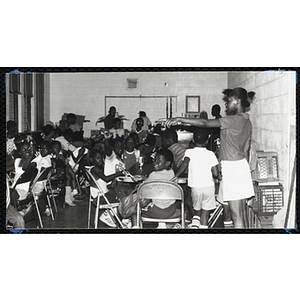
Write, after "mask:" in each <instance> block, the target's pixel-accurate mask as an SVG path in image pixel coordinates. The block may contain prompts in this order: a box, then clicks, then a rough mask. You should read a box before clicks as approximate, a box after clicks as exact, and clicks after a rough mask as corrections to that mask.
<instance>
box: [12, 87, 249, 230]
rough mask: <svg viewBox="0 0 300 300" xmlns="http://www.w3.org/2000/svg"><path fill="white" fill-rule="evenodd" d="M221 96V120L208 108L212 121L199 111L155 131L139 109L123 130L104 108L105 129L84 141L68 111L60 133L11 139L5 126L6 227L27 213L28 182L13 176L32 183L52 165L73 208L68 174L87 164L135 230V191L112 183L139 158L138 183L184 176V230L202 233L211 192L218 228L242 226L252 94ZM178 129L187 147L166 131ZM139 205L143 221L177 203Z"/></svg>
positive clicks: (72, 180)
mask: <svg viewBox="0 0 300 300" xmlns="http://www.w3.org/2000/svg"><path fill="white" fill-rule="evenodd" d="M223 94H224V98H223V100H224V101H225V106H226V116H225V117H221V115H220V111H221V109H220V106H219V105H214V106H213V107H212V112H211V113H212V115H213V117H214V118H215V119H208V116H207V113H206V112H202V115H201V117H200V118H183V117H182V118H172V119H168V120H167V121H166V122H165V124H163V125H164V127H162V128H161V127H159V128H158V127H153V126H152V125H151V121H150V120H149V118H148V117H147V116H146V113H145V112H143V111H141V112H140V113H139V117H138V118H137V119H136V120H134V121H133V123H132V126H131V131H126V130H124V129H123V128H122V121H121V119H120V118H118V117H116V108H115V107H110V109H109V113H108V115H107V116H106V117H105V118H102V119H101V120H100V122H104V126H105V130H104V131H101V133H100V134H99V135H96V136H93V137H91V138H88V139H85V138H83V131H82V128H81V127H80V126H79V125H78V124H77V123H76V116H75V115H74V114H69V115H68V116H67V126H66V127H65V128H63V130H62V129H61V128H59V127H54V126H52V125H50V124H47V125H45V126H44V127H43V130H42V133H38V134H35V135H29V136H22V134H18V132H17V124H16V123H15V122H14V121H8V122H7V141H6V167H7V174H8V176H7V178H8V179H7V181H8V182H9V183H8V186H7V194H9V197H7V220H8V222H10V223H11V224H12V225H13V226H14V227H16V228H24V227H25V221H24V220H26V215H28V214H29V213H30V212H31V210H32V209H33V208H32V205H30V203H27V201H26V199H27V198H28V190H29V188H30V181H29V182H21V183H20V182H19V179H20V177H21V175H22V176H23V177H24V173H26V174H29V175H28V176H29V177H30V178H31V179H32V178H34V177H35V176H36V175H37V174H39V173H40V172H41V171H42V170H44V169H47V168H52V169H53V170H55V171H54V173H53V176H54V177H53V178H55V179H61V180H62V181H63V183H64V193H63V200H64V203H65V204H66V205H68V206H76V205H77V202H79V201H82V200H78V199H81V198H80V197H78V196H79V191H78V182H77V181H76V176H77V175H78V174H80V172H82V171H83V170H84V169H85V168H86V167H89V168H90V172H91V174H92V175H93V176H94V178H95V180H96V181H97V183H98V184H99V186H100V187H101V189H102V191H103V193H104V194H105V196H106V197H107V199H108V200H109V201H110V202H111V203H115V202H119V204H120V205H119V209H118V210H117V213H118V214H119V215H120V219H121V220H124V224H125V223H126V224H127V226H129V227H130V228H138V226H139V224H137V218H136V216H137V211H136V203H137V200H138V199H137V195H136V186H134V187H132V186H130V187H129V185H126V184H122V183H120V182H118V183H117V184H116V179H117V178H119V177H120V176H123V175H124V172H125V171H126V170H127V171H128V170H130V168H132V167H133V166H134V165H135V164H136V163H138V162H139V161H140V158H142V160H143V161H144V163H149V164H150V163H152V164H153V171H152V172H151V173H150V174H149V176H148V177H147V178H142V180H146V181H151V180H171V181H174V182H178V178H179V177H180V176H183V174H185V176H186V177H187V184H185V185H183V186H182V188H183V191H184V197H185V215H186V220H187V224H188V227H191V228H208V219H209V215H210V213H211V211H213V210H214V209H215V208H216V196H215V195H216V194H218V197H217V200H218V201H219V202H220V203H221V204H222V205H223V208H224V224H225V225H229V226H230V225H232V226H234V227H235V228H246V227H247V226H248V221H247V217H246V212H245V210H246V199H248V198H250V197H252V196H254V191H253V185H252V180H251V174H250V169H249V164H248V159H249V157H248V152H249V148H250V142H251V130H252V129H251V122H250V120H249V115H248V114H247V113H246V112H245V111H246V109H247V108H249V106H250V103H251V102H252V101H251V100H252V99H253V96H254V93H253V92H250V93H247V91H246V90H245V89H243V88H235V89H226V90H224V91H223ZM178 124H181V125H182V124H189V125H192V126H193V127H192V128H194V129H193V140H192V141H191V142H190V143H188V144H185V143H181V142H179V141H178V135H177V132H176V129H175V127H174V126H176V125H178ZM137 181H138V180H137ZM139 181H141V178H139ZM219 183H220V186H219ZM43 188H44V185H43V183H42V184H40V185H35V187H34V189H35V191H34V192H35V194H37V195H38V194H39V193H41V192H42V190H43ZM90 193H91V195H92V196H95V195H96V194H97V191H95V190H93V188H92V187H91V189H90ZM128 196H131V201H130V206H131V209H129V210H128V205H127V204H126V205H127V207H126V205H125V203H124V199H126V201H127V200H128ZM22 203H23V205H22ZM126 203H127V202H126ZM141 207H142V210H143V214H144V215H145V216H148V217H155V218H170V217H172V216H173V215H174V214H175V213H176V210H177V208H178V204H177V203H176V202H175V201H174V200H172V201H168V200H164V201H162V200H153V201H146V202H141ZM41 210H42V212H43V213H44V214H45V215H46V216H49V215H50V211H49V207H48V205H47V202H46V201H45V203H44V205H41ZM100 221H102V222H104V223H106V224H107V225H108V226H110V227H117V224H116V222H115V220H114V219H113V217H112V216H111V214H109V212H108V211H104V212H103V213H101V215H100ZM129 224H130V225H129Z"/></svg>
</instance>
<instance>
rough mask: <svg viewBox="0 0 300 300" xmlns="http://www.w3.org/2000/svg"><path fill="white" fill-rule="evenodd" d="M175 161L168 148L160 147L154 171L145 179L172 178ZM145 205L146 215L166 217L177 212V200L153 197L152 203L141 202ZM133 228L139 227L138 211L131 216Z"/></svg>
mask: <svg viewBox="0 0 300 300" xmlns="http://www.w3.org/2000/svg"><path fill="white" fill-rule="evenodd" d="M172 163H173V153H172V152H171V151H170V150H168V149H160V150H158V151H157V153H156V155H155V159H154V162H153V167H154V171H153V172H152V173H150V175H149V177H148V178H147V179H146V180H145V181H153V180H172V179H173V178H174V175H175V173H174V171H173V169H171V165H172ZM141 207H144V208H143V210H142V214H143V216H145V217H150V218H158V219H166V218H171V217H172V216H174V215H175V214H176V208H177V204H176V201H175V200H167V199H163V200H160V199H153V200H152V201H151V202H150V203H141ZM131 221H132V228H133V229H134V228H137V216H136V212H135V213H134V214H133V215H132V216H131Z"/></svg>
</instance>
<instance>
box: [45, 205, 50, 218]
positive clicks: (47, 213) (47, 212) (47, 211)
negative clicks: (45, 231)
mask: <svg viewBox="0 0 300 300" xmlns="http://www.w3.org/2000/svg"><path fill="white" fill-rule="evenodd" d="M43 214H45V215H46V216H47V217H50V215H51V212H50V208H49V207H47V208H46V209H45V210H44V211H43Z"/></svg>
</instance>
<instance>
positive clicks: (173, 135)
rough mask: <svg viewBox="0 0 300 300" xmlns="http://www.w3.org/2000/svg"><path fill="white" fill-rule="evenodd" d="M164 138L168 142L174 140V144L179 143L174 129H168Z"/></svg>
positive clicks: (164, 132)
mask: <svg viewBox="0 0 300 300" xmlns="http://www.w3.org/2000/svg"><path fill="white" fill-rule="evenodd" d="M162 137H163V138H164V139H166V140H172V141H173V142H174V143H177V142H178V134H177V131H176V130H175V129H173V128H168V129H166V130H165V131H163V133H162Z"/></svg>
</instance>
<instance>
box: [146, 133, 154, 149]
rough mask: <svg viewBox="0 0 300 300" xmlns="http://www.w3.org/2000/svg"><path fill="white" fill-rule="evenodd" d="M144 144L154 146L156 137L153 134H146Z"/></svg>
mask: <svg viewBox="0 0 300 300" xmlns="http://www.w3.org/2000/svg"><path fill="white" fill-rule="evenodd" d="M145 144H148V145H150V146H155V144H156V137H155V135H153V134H148V136H147V137H146V140H145Z"/></svg>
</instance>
